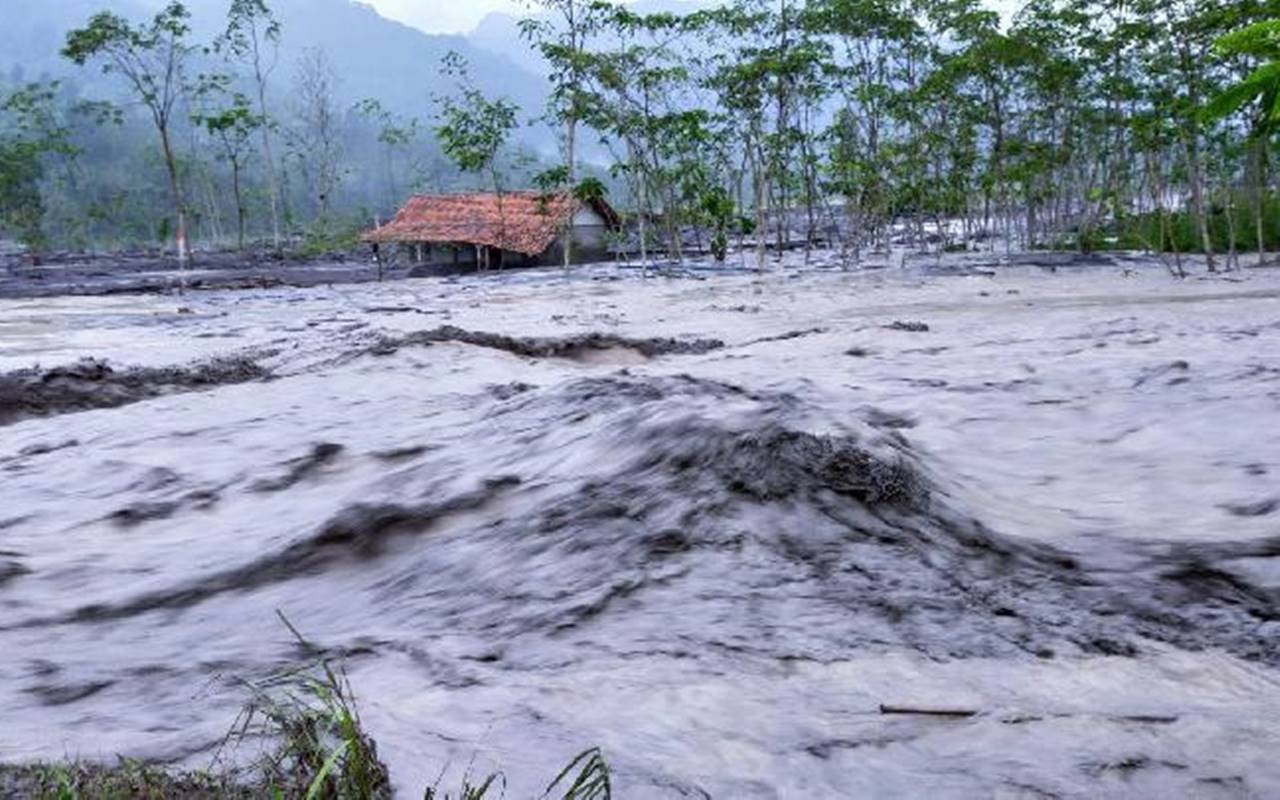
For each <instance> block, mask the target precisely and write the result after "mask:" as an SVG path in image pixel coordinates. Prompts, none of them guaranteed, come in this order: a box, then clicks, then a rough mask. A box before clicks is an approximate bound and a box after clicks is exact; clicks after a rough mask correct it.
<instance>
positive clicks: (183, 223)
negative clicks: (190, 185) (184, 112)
mask: <svg viewBox="0 0 1280 800" xmlns="http://www.w3.org/2000/svg"><path fill="white" fill-rule="evenodd" d="M160 144H161V146H162V147H163V149H164V163H165V167H166V168H167V169H168V172H169V190H170V191H171V192H172V193H173V208H174V212H175V213H176V214H177V220H176V221H177V226H176V230H175V232H174V235H175V240H176V243H177V246H178V267H179V269H180V270H182V286H183V288H184V289H185V288H186V272H185V271H186V267H187V255H188V253H189V251H188V249H187V199H186V196H185V195H184V194H183V192H182V181H181V179H180V178H179V176H178V162H177V158H176V157H175V156H174V153H173V144H172V142H170V141H169V128H168V126H160Z"/></svg>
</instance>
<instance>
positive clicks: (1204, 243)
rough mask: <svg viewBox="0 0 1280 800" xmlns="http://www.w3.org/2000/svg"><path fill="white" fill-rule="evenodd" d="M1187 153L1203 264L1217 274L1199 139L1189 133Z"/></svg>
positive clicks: (1192, 201)
mask: <svg viewBox="0 0 1280 800" xmlns="http://www.w3.org/2000/svg"><path fill="white" fill-rule="evenodd" d="M1184 146H1185V148H1186V151H1187V166H1189V167H1190V168H1191V207H1192V212H1193V214H1194V215H1195V218H1196V228H1197V229H1198V230H1199V232H1200V246H1201V248H1202V249H1203V250H1204V257H1205V263H1206V265H1207V266H1208V268H1209V271H1210V272H1217V271H1218V265H1217V261H1216V260H1215V259H1214V254H1213V237H1212V236H1211V235H1210V233H1209V216H1208V213H1207V211H1206V209H1205V202H1204V164H1203V162H1202V160H1201V158H1200V139H1199V137H1198V136H1197V135H1196V134H1195V133H1191V134H1190V135H1188V136H1187V137H1186V138H1185V140H1184Z"/></svg>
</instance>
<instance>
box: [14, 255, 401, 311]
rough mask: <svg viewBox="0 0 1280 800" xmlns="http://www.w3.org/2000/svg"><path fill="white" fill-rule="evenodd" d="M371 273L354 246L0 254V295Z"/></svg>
mask: <svg viewBox="0 0 1280 800" xmlns="http://www.w3.org/2000/svg"><path fill="white" fill-rule="evenodd" d="M408 272H409V266H408V265H407V264H386V265H384V268H383V270H382V278H384V279H396V278H403V277H405V276H406V275H407V274H408ZM378 279H379V274H378V265H377V264H376V263H375V262H374V261H373V259H372V255H371V253H368V252H366V251H364V250H362V249H360V250H357V251H354V252H351V253H346V254H334V255H326V256H316V257H300V256H287V257H286V256H281V257H277V256H275V255H274V254H271V253H249V254H240V253H235V252H227V251H218V252H198V253H195V254H194V255H193V256H192V259H191V262H190V263H189V264H188V265H186V266H185V267H180V266H179V264H178V263H177V260H176V259H175V258H174V257H172V256H164V255H156V254H148V253H134V254H69V253H59V254H52V255H47V256H44V257H42V258H39V259H33V258H32V257H30V256H26V255H13V256H7V257H0V299H8V300H14V299H21V298H37V297H59V296H65V295H76V296H104V295H118V294H178V293H181V292H186V291H192V292H204V291H217V290H230V289H270V288H280V287H307V286H320V285H329V284H335V283H368V282H371V281H377V280H378Z"/></svg>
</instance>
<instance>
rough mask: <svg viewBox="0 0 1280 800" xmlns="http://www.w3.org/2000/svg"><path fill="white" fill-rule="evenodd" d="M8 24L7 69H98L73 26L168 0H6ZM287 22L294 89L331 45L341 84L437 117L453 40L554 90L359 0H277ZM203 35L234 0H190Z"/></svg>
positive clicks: (347, 93) (284, 60)
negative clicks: (79, 60) (75, 54)
mask: <svg viewBox="0 0 1280 800" xmlns="http://www.w3.org/2000/svg"><path fill="white" fill-rule="evenodd" d="M4 4H5V5H6V6H7V8H6V13H5V14H4V17H5V24H0V71H2V73H3V74H8V73H10V72H11V71H13V69H14V68H15V66H18V65H21V71H22V73H23V75H24V76H25V77H27V78H29V79H31V78H35V77H37V76H39V75H40V74H42V73H50V74H53V75H79V76H81V77H82V78H86V79H87V78H88V77H89V76H88V75H87V74H85V73H84V72H81V71H78V70H77V68H76V67H74V66H73V65H71V64H69V63H68V62H66V61H65V60H63V59H61V58H60V57H59V56H58V50H59V49H60V48H61V46H62V42H63V40H64V38H65V35H66V32H67V31H68V30H70V29H71V28H73V27H76V26H79V25H82V24H84V22H85V21H86V20H87V19H88V18H89V17H90V15H91V14H93V13H94V12H96V11H99V10H102V9H104V8H106V9H109V10H112V11H115V12H116V13H119V14H122V15H124V16H127V17H130V18H134V19H140V18H143V17H145V16H147V15H148V14H150V13H153V12H154V11H155V9H157V8H158V7H160V6H161V5H163V2H162V0H56V2H50V1H49V0H4ZM271 5H272V7H273V8H274V10H275V13H276V15H277V17H278V19H279V20H280V23H281V26H282V29H283V39H282V45H281V50H280V59H279V63H278V67H277V69H276V71H275V73H274V82H275V84H276V87H277V89H278V90H282V91H283V90H287V88H288V85H289V82H290V81H291V80H292V78H293V75H294V72H295V69H296V66H295V65H296V63H297V60H298V58H299V57H300V56H301V55H302V54H303V53H304V52H305V51H306V50H307V49H309V48H317V47H318V48H322V49H323V50H324V51H325V52H326V54H327V55H328V57H329V60H330V62H331V63H332V64H333V66H334V70H335V72H336V73H337V75H338V79H339V82H338V87H337V88H338V92H339V93H340V94H341V96H342V99H343V100H344V101H347V102H353V101H355V100H358V99H362V98H365V97H375V98H377V99H379V100H381V101H382V102H383V103H384V104H385V105H386V106H387V107H389V108H391V109H393V110H395V111H396V112H398V113H400V114H404V115H407V116H418V117H422V118H430V117H431V116H432V113H433V104H432V102H431V98H432V96H433V95H437V94H447V93H448V92H449V91H450V89H451V88H452V80H451V79H450V78H448V77H447V76H444V75H442V74H441V70H440V60H441V59H442V58H443V57H444V55H445V54H446V53H448V52H449V51H450V50H455V51H457V52H459V53H460V54H462V55H463V56H464V57H466V58H467V59H468V61H470V62H471V65H472V73H473V76H474V78H475V80H476V83H477V84H478V85H479V86H480V87H481V88H482V89H483V90H484V91H486V92H488V93H490V94H497V95H504V96H506V97H508V98H510V99H511V100H514V101H515V102H517V103H519V104H520V106H521V107H522V109H523V110H524V115H525V116H535V115H537V114H538V113H539V112H540V111H541V110H542V108H543V105H544V103H545V97H546V89H545V87H544V81H543V79H542V77H540V76H539V75H537V74H535V73H533V72H530V71H529V70H527V69H524V68H522V67H521V66H519V65H518V64H516V63H515V62H513V61H511V60H509V59H507V58H505V57H504V56H502V55H499V54H495V53H491V52H488V51H486V50H482V49H479V48H477V47H475V46H473V45H472V44H471V43H470V42H468V41H467V40H466V39H465V38H464V37H461V36H440V35H432V34H427V33H424V32H422V31H420V30H418V29H416V28H411V27H409V26H407V25H403V24H401V23H398V22H395V21H392V20H389V19H387V18H385V17H383V16H381V15H379V14H378V12H377V11H376V10H374V8H373V7H372V6H369V5H365V4H363V3H356V2H351V0H273V2H272V3H271ZM187 6H188V8H189V9H190V10H191V12H192V27H193V29H194V33H195V37H196V39H197V40H199V41H205V42H207V41H209V40H210V39H212V37H213V36H215V35H216V34H217V32H218V31H219V30H220V29H221V28H222V26H223V25H224V20H225V15H226V9H227V6H228V0H188V1H187Z"/></svg>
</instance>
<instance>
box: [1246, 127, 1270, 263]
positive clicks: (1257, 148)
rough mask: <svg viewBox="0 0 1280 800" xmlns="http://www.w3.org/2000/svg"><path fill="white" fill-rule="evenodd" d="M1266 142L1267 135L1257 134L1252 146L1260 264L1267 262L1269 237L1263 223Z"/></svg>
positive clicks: (1254, 205)
mask: <svg viewBox="0 0 1280 800" xmlns="http://www.w3.org/2000/svg"><path fill="white" fill-rule="evenodd" d="M1266 143H1267V139H1266V137H1265V136H1255V137H1254V139H1253V142H1252V144H1253V147H1251V148H1250V149H1251V150H1252V151H1253V152H1252V156H1253V227H1254V235H1255V236H1257V239H1258V266H1262V265H1263V264H1265V263H1266V262H1267V237H1266V233H1265V232H1264V228H1263V224H1262V214H1263V201H1262V198H1263V187H1264V186H1265V185H1266V155H1265V152H1264V150H1263V148H1264V147H1265V146H1266Z"/></svg>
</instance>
